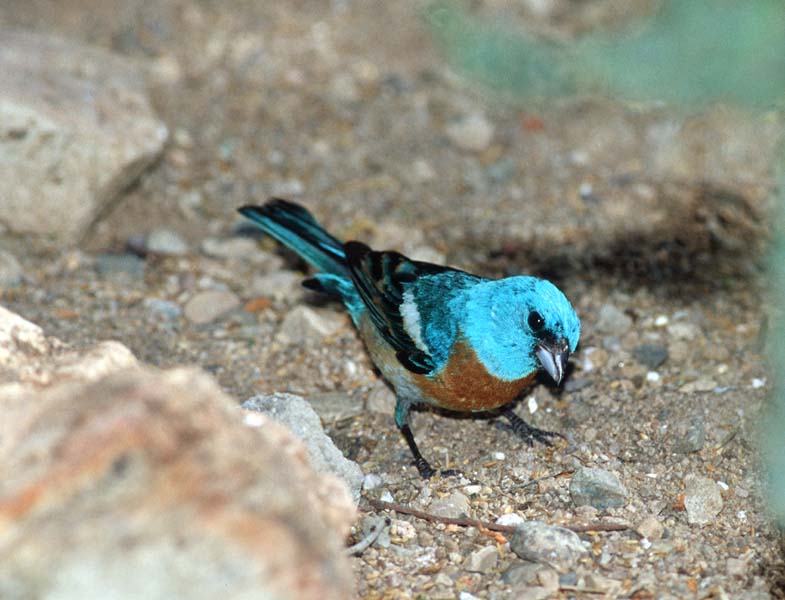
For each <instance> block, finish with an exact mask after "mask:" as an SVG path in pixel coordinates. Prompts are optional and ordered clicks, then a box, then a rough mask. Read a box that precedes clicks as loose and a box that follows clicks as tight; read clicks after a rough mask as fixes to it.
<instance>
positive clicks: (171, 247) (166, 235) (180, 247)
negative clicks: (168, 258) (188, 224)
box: [145, 229, 188, 256]
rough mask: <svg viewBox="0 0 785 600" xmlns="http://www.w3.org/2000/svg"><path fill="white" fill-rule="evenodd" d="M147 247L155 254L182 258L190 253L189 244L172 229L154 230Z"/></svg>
mask: <svg viewBox="0 0 785 600" xmlns="http://www.w3.org/2000/svg"><path fill="white" fill-rule="evenodd" d="M145 247H146V249H147V251H148V252H152V253H153V254H171V255H174V256H181V255H183V254H187V253H188V243H187V242H186V241H185V240H184V239H183V238H182V237H180V234H179V233H177V232H175V231H172V230H171V229H154V230H153V231H151V232H150V234H149V235H148V236H147V242H146V244H145Z"/></svg>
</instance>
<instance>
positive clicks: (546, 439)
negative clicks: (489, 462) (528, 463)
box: [504, 410, 566, 448]
mask: <svg viewBox="0 0 785 600" xmlns="http://www.w3.org/2000/svg"><path fill="white" fill-rule="evenodd" d="M504 416H505V417H507V419H508V420H509V421H510V425H511V426H512V430H513V432H514V433H515V435H517V436H518V437H520V438H521V439H522V440H523V441H525V442H526V444H527V445H528V446H529V447H530V448H531V447H533V446H534V442H540V443H541V444H542V445H543V446H547V447H549V448H551V447H553V442H551V440H550V438H552V437H559V438H562V439H566V438H565V437H564V436H563V435H562V434H561V433H559V432H557V431H546V430H545V429H538V428H537V427H532V426H531V425H529V424H528V423H527V422H526V421H524V420H523V419H521V418H520V417H519V416H518V415H516V414H515V413H514V412H512V410H509V411H507V412H505V413H504Z"/></svg>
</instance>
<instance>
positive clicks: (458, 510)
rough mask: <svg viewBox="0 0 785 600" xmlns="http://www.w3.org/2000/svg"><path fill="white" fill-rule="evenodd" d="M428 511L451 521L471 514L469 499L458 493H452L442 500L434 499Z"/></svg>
mask: <svg viewBox="0 0 785 600" xmlns="http://www.w3.org/2000/svg"><path fill="white" fill-rule="evenodd" d="M430 511H431V512H432V513H433V514H435V515H438V516H440V517H450V518H453V519H457V518H458V517H464V516H469V515H470V514H471V509H470V505H469V499H468V498H467V497H466V496H465V495H463V494H462V493H461V492H458V491H453V492H451V493H450V494H448V495H447V496H444V497H443V498H436V499H435V500H434V501H433V502H431V506H430Z"/></svg>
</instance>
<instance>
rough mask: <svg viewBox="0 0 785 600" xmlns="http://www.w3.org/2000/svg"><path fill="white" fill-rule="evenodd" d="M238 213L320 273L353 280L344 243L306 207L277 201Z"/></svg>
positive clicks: (274, 199) (249, 207)
mask: <svg viewBox="0 0 785 600" xmlns="http://www.w3.org/2000/svg"><path fill="white" fill-rule="evenodd" d="M238 211H239V212H240V214H242V215H243V216H245V217H247V218H249V219H250V220H251V221H253V222H254V223H255V224H256V225H257V226H258V227H259V228H260V229H262V231H264V232H265V233H267V234H269V235H270V236H272V237H274V238H275V239H276V240H278V241H279V242H281V243H282V244H283V245H284V246H288V247H289V248H291V249H292V250H294V251H295V252H296V253H297V254H299V255H300V256H302V257H303V258H304V259H305V260H306V261H308V262H309V263H310V264H311V265H313V266H314V267H316V268H317V269H319V270H320V271H323V272H325V273H331V274H333V275H338V276H340V277H345V278H346V279H349V278H350V275H349V270H348V268H347V267H346V255H345V254H344V251H343V244H342V243H341V242H340V241H339V240H337V239H336V238H334V237H333V236H332V235H330V234H329V233H327V231H325V230H324V228H323V227H322V226H321V225H319V223H317V221H316V219H314V218H313V215H311V213H309V212H308V211H307V210H306V209H304V208H303V207H302V206H299V205H298V204H294V203H292V202H287V201H286V200H281V199H278V198H273V199H272V200H269V201H268V202H266V203H265V204H263V205H261V206H252V205H248V206H243V207H241V208H239V209H238Z"/></svg>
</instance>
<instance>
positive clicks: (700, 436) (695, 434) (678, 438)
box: [673, 416, 706, 454]
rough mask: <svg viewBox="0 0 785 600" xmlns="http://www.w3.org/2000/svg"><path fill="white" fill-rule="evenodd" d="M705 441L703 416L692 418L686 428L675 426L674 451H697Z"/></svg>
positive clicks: (682, 452)
mask: <svg viewBox="0 0 785 600" xmlns="http://www.w3.org/2000/svg"><path fill="white" fill-rule="evenodd" d="M705 442H706V423H705V421H704V420H703V417H701V416H697V417H695V418H693V419H692V420H691V421H690V423H689V425H687V427H686V428H683V426H682V427H676V428H675V436H674V443H673V450H674V452H679V453H680V454H689V453H691V452H699V451H700V450H701V448H703V444H704V443H705Z"/></svg>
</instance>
